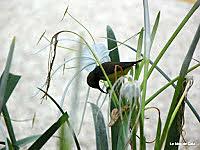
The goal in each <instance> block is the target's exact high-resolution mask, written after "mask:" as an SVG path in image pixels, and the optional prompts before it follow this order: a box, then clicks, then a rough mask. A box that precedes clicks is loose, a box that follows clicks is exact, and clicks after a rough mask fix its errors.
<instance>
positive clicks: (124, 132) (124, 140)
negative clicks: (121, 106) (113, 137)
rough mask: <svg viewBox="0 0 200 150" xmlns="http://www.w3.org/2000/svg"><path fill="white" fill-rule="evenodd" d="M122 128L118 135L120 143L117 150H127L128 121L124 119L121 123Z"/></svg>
mask: <svg viewBox="0 0 200 150" xmlns="http://www.w3.org/2000/svg"><path fill="white" fill-rule="evenodd" d="M121 122H123V123H121V126H120V128H119V135H118V142H117V150H124V149H125V150H126V149H127V146H128V145H127V144H128V143H127V142H128V132H127V131H128V130H127V128H128V119H127V118H125V117H124V118H123V121H121Z"/></svg>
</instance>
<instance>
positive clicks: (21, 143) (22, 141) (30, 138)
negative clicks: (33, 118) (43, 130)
mask: <svg viewBox="0 0 200 150" xmlns="http://www.w3.org/2000/svg"><path fill="white" fill-rule="evenodd" d="M39 137H40V135H31V136H28V137H26V138H23V139H20V140H18V141H17V146H20V147H23V146H26V145H27V144H29V143H32V142H34V141H36V140H37V139H38V138H39Z"/></svg>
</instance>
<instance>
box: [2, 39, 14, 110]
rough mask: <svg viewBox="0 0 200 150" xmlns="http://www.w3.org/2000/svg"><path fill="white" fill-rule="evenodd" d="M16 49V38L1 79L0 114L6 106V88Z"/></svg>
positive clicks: (11, 46)
mask: <svg viewBox="0 0 200 150" xmlns="http://www.w3.org/2000/svg"><path fill="white" fill-rule="evenodd" d="M14 48H15V37H14V38H13V40H12V43H11V45H10V50H9V53H8V57H7V62H6V66H5V69H4V73H3V75H2V79H1V84H0V113H1V111H2V108H3V106H4V105H5V99H4V95H5V92H6V86H7V81H8V77H9V72H10V67H11V63H12V57H13V52H14Z"/></svg>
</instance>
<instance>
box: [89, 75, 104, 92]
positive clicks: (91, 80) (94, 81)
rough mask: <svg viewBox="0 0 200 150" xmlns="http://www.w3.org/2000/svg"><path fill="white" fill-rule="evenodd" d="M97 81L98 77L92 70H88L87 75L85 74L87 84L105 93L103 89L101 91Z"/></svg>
mask: <svg viewBox="0 0 200 150" xmlns="http://www.w3.org/2000/svg"><path fill="white" fill-rule="evenodd" d="M99 81H100V78H99V76H98V75H96V74H95V72H94V71H92V72H90V73H89V75H88V76H87V84H88V85H89V86H90V87H92V88H96V89H99V90H100V91H101V92H103V93H106V92H105V91H103V90H102V89H101V88H100V86H99Z"/></svg>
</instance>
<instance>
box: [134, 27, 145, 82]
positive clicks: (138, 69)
mask: <svg viewBox="0 0 200 150" xmlns="http://www.w3.org/2000/svg"><path fill="white" fill-rule="evenodd" d="M143 31H144V28H142V29H141V30H140V35H139V39H138V45H137V52H136V61H137V60H140V59H141V56H142V43H143ZM142 68H143V65H142V64H140V63H139V64H136V66H135V77H134V80H138V79H139V76H140V73H141V71H142Z"/></svg>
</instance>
